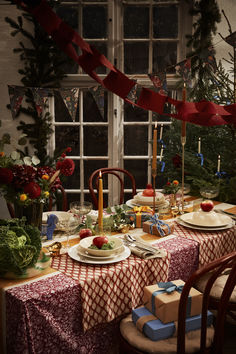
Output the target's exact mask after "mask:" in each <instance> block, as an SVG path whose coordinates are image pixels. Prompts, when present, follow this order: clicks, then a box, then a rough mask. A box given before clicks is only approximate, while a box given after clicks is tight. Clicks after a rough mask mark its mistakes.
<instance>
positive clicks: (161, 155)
mask: <svg viewBox="0 0 236 354" xmlns="http://www.w3.org/2000/svg"><path fill="white" fill-rule="evenodd" d="M162 157H163V145H161V153H160V161H162Z"/></svg>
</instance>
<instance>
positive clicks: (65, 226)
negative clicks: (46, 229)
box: [58, 213, 79, 251]
mask: <svg viewBox="0 0 236 354" xmlns="http://www.w3.org/2000/svg"><path fill="white" fill-rule="evenodd" d="M78 224H79V221H78V218H77V217H75V216H74V215H73V214H71V213H68V215H67V216H66V217H64V218H63V219H62V220H60V221H59V224H58V227H59V229H60V230H61V231H63V234H64V235H65V236H66V245H65V247H63V248H64V249H65V250H66V251H68V250H69V248H70V243H69V239H70V236H71V235H73V234H74V233H75V231H76V228H77V226H78Z"/></svg>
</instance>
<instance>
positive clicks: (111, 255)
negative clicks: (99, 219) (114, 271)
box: [68, 236, 131, 265]
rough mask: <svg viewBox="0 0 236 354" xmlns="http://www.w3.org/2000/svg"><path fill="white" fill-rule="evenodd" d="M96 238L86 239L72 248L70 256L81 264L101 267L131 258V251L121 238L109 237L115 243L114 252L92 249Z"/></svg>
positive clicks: (69, 252)
mask: <svg viewBox="0 0 236 354" xmlns="http://www.w3.org/2000/svg"><path fill="white" fill-rule="evenodd" d="M94 237H96V236H91V237H86V238H84V239H83V240H81V241H80V243H79V245H78V244H77V245H75V246H73V247H71V248H70V249H69V251H68V254H69V256H70V257H71V258H73V259H74V260H76V261H79V262H83V263H89V264H100V265H101V264H110V263H116V262H120V261H123V260H124V259H126V258H128V257H129V256H130V253H131V252H130V249H129V248H128V247H126V246H124V245H123V241H122V240H121V239H120V238H117V237H114V236H111V237H108V239H109V241H111V240H113V241H114V242H115V246H114V248H113V249H112V250H99V249H90V248H89V246H90V245H91V244H92V242H93V239H94Z"/></svg>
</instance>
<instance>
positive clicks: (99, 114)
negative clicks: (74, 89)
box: [83, 86, 107, 122]
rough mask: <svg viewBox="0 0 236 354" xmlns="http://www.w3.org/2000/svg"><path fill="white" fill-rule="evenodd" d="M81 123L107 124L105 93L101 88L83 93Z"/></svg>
mask: <svg viewBox="0 0 236 354" xmlns="http://www.w3.org/2000/svg"><path fill="white" fill-rule="evenodd" d="M83 121H84V122H107V91H104V90H103V89H102V88H101V87H97V86H96V87H94V88H92V89H90V90H89V91H84V101H83Z"/></svg>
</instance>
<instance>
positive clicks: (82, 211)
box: [70, 201, 93, 224]
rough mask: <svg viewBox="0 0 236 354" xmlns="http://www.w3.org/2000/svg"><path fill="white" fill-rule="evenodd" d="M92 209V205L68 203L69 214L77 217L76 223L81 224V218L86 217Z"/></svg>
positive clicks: (80, 202)
mask: <svg viewBox="0 0 236 354" xmlns="http://www.w3.org/2000/svg"><path fill="white" fill-rule="evenodd" d="M92 208H93V205H92V203H90V202H84V201H74V202H71V203H70V211H71V213H73V214H75V215H77V216H78V219H79V220H78V222H79V224H81V222H82V216H84V215H87V214H88V213H89V212H90V211H91V210H92Z"/></svg>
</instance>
